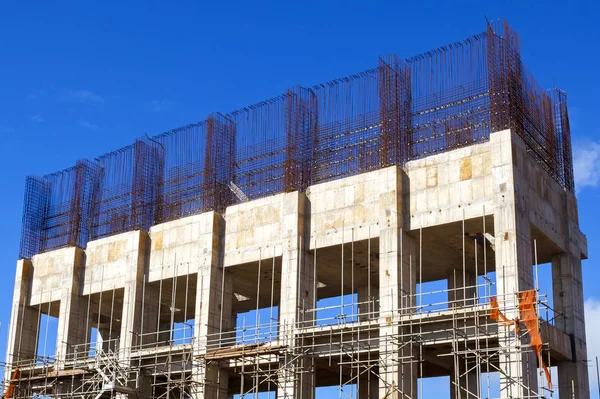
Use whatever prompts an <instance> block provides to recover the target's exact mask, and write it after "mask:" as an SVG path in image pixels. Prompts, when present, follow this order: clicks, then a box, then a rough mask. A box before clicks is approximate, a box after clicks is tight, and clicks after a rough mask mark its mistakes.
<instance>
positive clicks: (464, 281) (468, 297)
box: [448, 269, 477, 306]
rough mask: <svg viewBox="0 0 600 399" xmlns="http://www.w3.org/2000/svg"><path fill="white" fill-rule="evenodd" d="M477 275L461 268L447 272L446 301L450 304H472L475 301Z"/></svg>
mask: <svg viewBox="0 0 600 399" xmlns="http://www.w3.org/2000/svg"><path fill="white" fill-rule="evenodd" d="M476 285H477V276H475V275H474V274H472V273H467V272H465V273H464V274H463V271H462V269H453V270H450V272H449V273H448V302H450V304H451V306H474V305H475V304H476V303H477V287H476Z"/></svg>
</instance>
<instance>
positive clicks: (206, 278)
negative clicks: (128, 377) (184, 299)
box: [191, 213, 234, 399]
mask: <svg viewBox="0 0 600 399" xmlns="http://www.w3.org/2000/svg"><path fill="white" fill-rule="evenodd" d="M224 227H225V222H224V219H223V217H222V216H221V215H219V214H217V213H214V219H213V228H212V232H211V233H210V234H212V248H211V249H210V250H209V254H208V255H207V256H208V262H207V263H206V264H203V265H201V266H200V269H199V270H198V281H197V290H196V306H195V321H194V324H195V325H194V348H193V352H194V361H193V364H192V380H193V384H192V395H191V397H192V399H226V398H227V397H228V396H227V395H228V380H229V375H228V372H227V370H225V369H223V368H221V367H219V364H218V363H217V362H209V361H206V359H205V357H204V355H206V352H207V351H210V350H215V349H218V348H219V347H221V346H222V345H223V340H222V339H221V338H223V334H222V333H223V332H225V331H227V330H228V329H230V328H231V327H232V323H233V322H234V321H233V320H232V317H231V308H232V297H233V286H232V281H231V275H230V274H229V273H228V272H227V269H225V268H224V267H223V256H222V253H223V251H222V248H223V231H224Z"/></svg>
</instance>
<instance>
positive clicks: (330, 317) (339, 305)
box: [316, 294, 358, 326]
mask: <svg viewBox="0 0 600 399" xmlns="http://www.w3.org/2000/svg"><path fill="white" fill-rule="evenodd" d="M356 321H358V294H354V295H352V294H348V295H344V296H335V297H331V298H323V299H320V300H318V301H317V308H316V325H318V326H330V325H343V324H346V323H354V322H356Z"/></svg>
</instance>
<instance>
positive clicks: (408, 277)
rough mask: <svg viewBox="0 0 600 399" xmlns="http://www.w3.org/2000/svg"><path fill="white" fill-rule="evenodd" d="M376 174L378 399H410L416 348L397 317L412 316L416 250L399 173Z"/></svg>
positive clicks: (414, 389) (415, 372) (391, 170)
mask: <svg viewBox="0 0 600 399" xmlns="http://www.w3.org/2000/svg"><path fill="white" fill-rule="evenodd" d="M379 173H380V180H381V184H380V185H379V186H380V187H381V192H380V201H379V204H380V207H381V208H380V222H379V226H380V227H379V321H380V322H379V323H380V326H379V337H380V338H379V357H380V364H379V375H380V379H379V397H380V398H406V397H409V398H416V397H417V378H418V367H417V365H418V363H417V359H418V347H417V344H416V343H415V342H413V341H412V340H411V338H410V336H409V333H410V327H406V326H403V322H402V317H403V316H404V315H406V314H409V313H412V312H414V311H415V305H416V301H415V298H416V297H415V293H416V278H417V270H418V262H417V246H416V242H415V239H414V237H412V236H411V235H410V234H408V233H407V231H406V229H405V225H406V223H405V220H404V219H405V218H404V212H403V201H402V193H403V180H404V175H403V173H402V171H401V170H400V169H399V168H386V169H382V170H380V172H379Z"/></svg>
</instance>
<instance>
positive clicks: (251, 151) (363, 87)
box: [19, 22, 574, 258]
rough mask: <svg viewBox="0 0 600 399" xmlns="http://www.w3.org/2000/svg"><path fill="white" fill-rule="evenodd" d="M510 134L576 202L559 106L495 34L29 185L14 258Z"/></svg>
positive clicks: (214, 118)
mask: <svg viewBox="0 0 600 399" xmlns="http://www.w3.org/2000/svg"><path fill="white" fill-rule="evenodd" d="M505 129H510V130H511V131H512V132H513V133H514V134H516V135H517V136H519V137H520V140H522V142H523V143H525V146H526V148H527V150H526V156H527V157H530V158H531V160H532V161H533V162H535V163H536V164H537V165H538V167H539V168H541V169H542V170H544V171H545V172H546V173H547V174H548V175H549V176H550V177H551V178H552V179H553V180H554V182H555V183H556V184H557V185H558V186H559V187H560V188H561V190H565V191H567V192H571V193H572V192H573V191H574V185H573V165H572V164H573V161H572V154H571V144H570V142H571V139H570V128H569V120H568V112H567V105H566V94H565V93H564V92H563V91H561V90H559V89H555V88H553V89H551V90H543V89H542V88H541V87H540V86H539V85H538V84H537V83H536V81H535V79H534V78H533V76H532V75H531V74H530V73H529V72H528V71H527V69H526V68H525V66H524V64H523V62H522V60H521V57H520V48H519V40H518V36H517V35H516V34H515V33H514V32H513V31H512V30H511V29H510V27H509V26H508V25H507V24H506V23H500V22H499V23H496V24H488V26H487V27H486V29H485V30H484V31H483V32H481V33H479V34H476V35H474V36H472V37H470V38H467V39H465V40H463V41H461V42H457V43H453V44H450V45H448V46H444V47H441V48H438V49H435V50H433V51H429V52H426V53H423V54H420V55H417V56H414V57H410V58H408V59H404V60H403V59H401V58H399V57H397V56H395V55H390V56H385V57H381V58H380V59H379V60H378V64H377V66H376V67H375V68H373V69H370V70H367V71H363V72H360V73H357V74H355V75H351V76H348V77H345V78H341V79H337V80H333V81H330V82H326V83H323V84H319V85H316V86H312V87H301V86H298V87H295V88H292V89H290V90H288V91H287V92H286V93H284V94H282V95H280V96H278V97H275V98H272V99H270V100H267V101H263V102H260V103H258V104H255V105H252V106H249V107H247V108H243V109H241V110H237V111H232V112H229V113H226V114H221V113H214V114H211V115H209V116H208V117H207V118H206V119H204V120H203V121H201V122H198V123H195V124H191V125H188V126H184V127H181V128H178V129H174V130H172V131H170V132H166V133H163V134H160V135H157V136H154V137H151V138H144V139H139V140H136V142H135V143H134V144H132V145H130V146H127V147H124V148H121V149H119V150H116V151H114V152H111V153H109V154H105V155H102V156H100V157H98V158H96V159H93V160H87V159H86V160H81V161H78V162H77V164H76V165H75V166H73V167H71V168H69V169H66V170H63V171H59V172H56V173H53V174H50V175H47V176H42V177H36V176H30V177H28V178H27V184H26V193H25V205H24V214H23V226H22V235H21V248H20V254H19V256H20V258H30V257H32V256H33V255H36V254H39V253H43V252H47V251H51V250H54V249H59V248H63V247H68V246H79V247H83V248H85V247H86V245H87V243H88V242H89V241H90V240H97V239H101V238H104V237H109V236H112V235H115V234H119V233H123V232H128V231H134V230H145V231H148V230H149V229H150V227H151V226H153V225H155V224H159V223H163V222H167V221H172V220H176V219H180V218H183V217H186V216H191V215H195V214H200V213H204V212H208V211H216V212H224V211H225V209H226V208H227V207H229V206H231V205H235V204H238V203H241V202H245V201H247V200H254V199H259V198H263V197H268V196H272V195H274V194H280V193H284V192H294V191H301V192H302V191H306V190H307V188H308V187H310V186H313V185H315V184H318V183H324V182H329V181H333V180H337V179H341V178H344V177H349V176H353V175H357V174H361V173H365V172H370V171H374V170H378V169H383V168H386V167H389V166H392V165H398V166H400V167H404V166H405V165H406V164H407V163H408V162H410V161H415V160H419V159H423V158H426V157H430V156H433V155H436V154H441V153H446V152H449V151H452V150H456V149H459V148H462V147H467V146H472V145H475V144H479V143H484V142H487V141H489V138H490V134H491V133H492V132H498V131H502V130H505Z"/></svg>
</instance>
